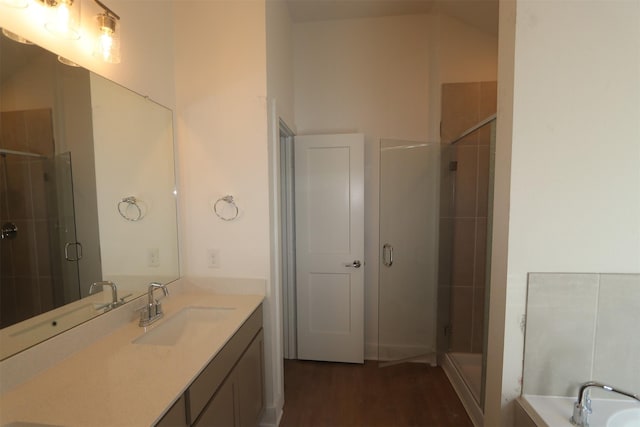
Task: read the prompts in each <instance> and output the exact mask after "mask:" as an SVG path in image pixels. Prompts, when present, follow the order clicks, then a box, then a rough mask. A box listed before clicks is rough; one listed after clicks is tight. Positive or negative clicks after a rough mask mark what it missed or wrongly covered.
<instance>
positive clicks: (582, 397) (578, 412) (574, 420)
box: [571, 381, 640, 427]
mask: <svg viewBox="0 0 640 427" xmlns="http://www.w3.org/2000/svg"><path fill="white" fill-rule="evenodd" d="M591 387H596V388H601V389H602V390H606V391H610V392H612V393H617V394H621V395H623V396H627V397H630V398H632V399H635V400H637V401H638V402H640V397H638V394H636V393H630V392H628V391H623V390H619V389H616V388H614V387H611V386H609V385H605V384H601V383H599V382H595V381H589V382H586V383H584V384H582V385H581V386H580V391H578V400H577V401H576V403H575V404H574V405H573V416H572V417H571V424H573V425H576V426H579V427H589V415H591V413H592V412H593V411H592V410H591V396H590V391H591V390H590V389H591Z"/></svg>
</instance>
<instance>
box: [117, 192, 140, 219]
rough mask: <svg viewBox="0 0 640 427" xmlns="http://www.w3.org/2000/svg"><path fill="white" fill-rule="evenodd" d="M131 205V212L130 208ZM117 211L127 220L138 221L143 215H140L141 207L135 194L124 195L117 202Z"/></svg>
mask: <svg viewBox="0 0 640 427" xmlns="http://www.w3.org/2000/svg"><path fill="white" fill-rule="evenodd" d="M131 207H133V212H131V211H130V210H131V209H130V208H131ZM118 213H119V214H120V216H121V217H122V218H124V219H126V220H127V221H140V220H141V219H142V218H143V217H144V215H142V209H141V208H140V205H139V204H138V199H136V197H135V196H129V197H125V198H124V199H122V200H120V201H119V202H118Z"/></svg>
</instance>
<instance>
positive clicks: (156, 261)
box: [147, 248, 160, 267]
mask: <svg viewBox="0 0 640 427" xmlns="http://www.w3.org/2000/svg"><path fill="white" fill-rule="evenodd" d="M147 265H148V266H149V267H159V266H160V249H158V248H149V249H147Z"/></svg>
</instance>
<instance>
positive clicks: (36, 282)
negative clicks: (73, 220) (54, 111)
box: [0, 109, 54, 327]
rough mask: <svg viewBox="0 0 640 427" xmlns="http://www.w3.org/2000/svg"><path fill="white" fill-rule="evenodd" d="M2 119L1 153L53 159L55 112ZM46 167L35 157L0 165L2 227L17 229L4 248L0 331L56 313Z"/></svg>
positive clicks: (13, 113)
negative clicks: (52, 310) (40, 315)
mask: <svg viewBox="0 0 640 427" xmlns="http://www.w3.org/2000/svg"><path fill="white" fill-rule="evenodd" d="M0 114H1V116H0V148H4V149H8V150H15V151H22V152H29V153H37V154H43V155H45V156H47V157H52V156H53V153H54V145H53V135H52V129H53V128H52V120H51V110H49V109H40V110H28V111H11V112H2V113H0ZM45 167H46V165H45V162H44V161H43V160H41V159H38V158H34V157H25V156H17V155H11V154H8V155H6V156H3V158H2V159H0V222H1V223H2V224H4V223H5V222H12V223H14V224H15V225H16V226H17V227H18V235H17V237H16V238H15V239H12V240H8V239H7V240H3V241H2V247H1V248H0V258H1V267H2V268H1V273H0V310H1V311H0V327H5V326H8V325H10V324H13V323H15V322H19V321H21V320H24V319H25V318H28V317H31V316H33V315H36V314H39V313H41V312H42V311H46V310H50V309H51V308H53V287H52V286H53V274H52V266H51V263H50V256H49V246H50V245H49V242H50V234H49V233H50V231H49V230H50V227H49V221H51V218H50V215H49V210H48V209H47V200H46V195H45V193H46V192H45V185H46V182H45V172H46V170H45ZM18 313H20V314H18Z"/></svg>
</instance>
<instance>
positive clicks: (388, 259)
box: [382, 243, 393, 267]
mask: <svg viewBox="0 0 640 427" xmlns="http://www.w3.org/2000/svg"><path fill="white" fill-rule="evenodd" d="M382 263H383V264H384V265H386V266H387V267H391V266H392V265H393V246H391V245H390V244H388V243H385V244H384V245H383V246H382Z"/></svg>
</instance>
